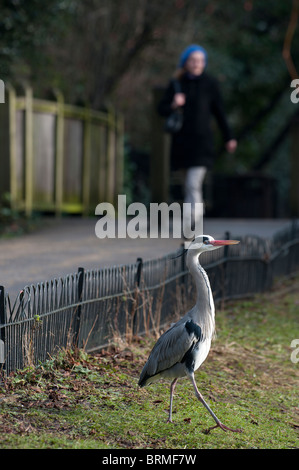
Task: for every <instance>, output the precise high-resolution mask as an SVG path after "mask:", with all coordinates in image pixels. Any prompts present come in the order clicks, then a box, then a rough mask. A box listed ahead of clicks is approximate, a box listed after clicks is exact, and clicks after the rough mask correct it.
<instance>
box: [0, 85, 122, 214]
mask: <svg viewBox="0 0 299 470" xmlns="http://www.w3.org/2000/svg"><path fill="white" fill-rule="evenodd" d="M55 95H56V101H46V100H41V99H37V98H34V97H33V92H32V88H30V87H28V86H27V87H26V88H25V93H24V96H17V94H16V91H15V89H14V88H13V87H11V86H6V99H5V104H2V105H1V106H0V139H1V148H0V152H1V175H0V194H3V193H4V192H9V193H10V194H11V201H12V206H13V208H15V209H19V210H24V211H25V212H26V214H27V215H30V214H31V213H32V211H34V210H36V211H43V212H54V213H56V214H57V215H59V214H61V213H79V214H80V213H82V214H84V215H86V214H88V213H94V209H95V207H96V205H97V204H98V203H100V202H106V201H107V202H111V203H114V202H115V200H116V197H117V195H118V194H119V193H121V189H122V182H123V134H124V130H123V127H124V126H123V118H122V116H121V115H120V114H118V113H116V112H115V110H113V109H110V110H109V111H108V112H100V111H94V110H92V109H89V108H81V107H78V106H72V105H69V104H66V103H65V102H64V99H63V96H62V94H61V93H60V92H56V93H55Z"/></svg>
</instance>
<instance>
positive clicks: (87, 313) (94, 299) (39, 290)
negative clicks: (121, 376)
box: [0, 221, 299, 373]
mask: <svg viewBox="0 0 299 470" xmlns="http://www.w3.org/2000/svg"><path fill="white" fill-rule="evenodd" d="M226 235H227V236H228V235H229V234H226ZM230 238H237V239H239V240H240V241H241V243H240V244H239V245H234V246H226V247H225V248H224V249H223V250H216V251H213V252H211V253H204V254H203V255H202V256H201V263H202V265H203V266H204V268H205V269H206V271H207V273H208V275H209V278H210V282H211V286H212V289H213V294H214V299H215V302H216V303H217V302H220V301H223V300H225V299H233V298H239V297H244V296H248V295H252V294H255V293H259V292H263V291H265V290H267V289H269V288H270V287H271V286H272V284H273V281H274V279H275V278H276V277H281V276H288V275H290V274H292V273H295V272H296V271H298V270H299V223H298V221H294V222H293V223H292V224H290V226H289V227H288V228H287V229H284V230H283V231H280V232H278V233H277V234H276V235H275V236H274V237H273V238H272V239H270V240H265V239H263V238H261V237H258V236H246V237H236V236H234V237H230ZM182 253H183V247H181V248H179V249H178V250H177V251H176V252H174V253H171V254H168V255H167V256H164V257H161V258H158V259H154V260H149V261H145V262H143V261H142V259H140V258H138V259H137V261H136V263H134V264H130V265H123V266H114V267H106V268H103V269H99V270H85V269H84V268H79V269H78V272H77V273H75V274H69V275H68V276H66V277H64V278H57V279H52V280H51V281H47V282H41V283H38V284H36V285H30V286H26V287H24V289H23V290H22V291H21V293H20V294H19V295H18V296H17V298H16V300H15V302H14V303H13V304H11V301H10V297H9V295H7V294H6V293H5V289H4V287H0V362H1V363H2V364H3V369H4V370H5V371H6V373H10V372H11V371H15V370H17V369H20V368H23V367H25V366H33V365H35V364H37V363H38V362H39V361H41V362H43V361H44V360H45V359H47V358H48V357H49V355H53V354H54V353H55V351H56V350H57V348H64V347H68V346H74V345H77V346H78V347H84V348H85V349H86V350H87V351H88V352H92V351H95V350H99V349H101V348H104V347H106V346H107V345H109V344H110V343H112V342H113V341H118V340H123V339H125V340H128V341H130V340H131V339H132V338H133V336H134V335H143V334H146V333H148V332H150V331H156V332H157V333H158V332H159V329H160V328H161V327H162V326H163V325H165V324H166V323H167V322H172V321H176V320H177V319H178V318H179V317H180V316H182V315H183V314H184V313H185V312H186V311H187V309H188V308H190V307H191V304H190V302H192V299H193V298H194V286H193V282H192V279H191V277H190V275H189V273H188V270H187V269H186V265H185V257H184V256H178V255H180V254H182ZM0 365H1V364H0Z"/></svg>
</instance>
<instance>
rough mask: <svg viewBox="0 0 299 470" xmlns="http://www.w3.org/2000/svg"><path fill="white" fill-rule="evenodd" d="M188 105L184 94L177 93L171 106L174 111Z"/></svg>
mask: <svg viewBox="0 0 299 470" xmlns="http://www.w3.org/2000/svg"><path fill="white" fill-rule="evenodd" d="M185 103H186V96H185V95H184V93H176V94H175V95H174V97H173V102H172V104H171V107H172V109H176V108H179V107H180V106H184V104H185Z"/></svg>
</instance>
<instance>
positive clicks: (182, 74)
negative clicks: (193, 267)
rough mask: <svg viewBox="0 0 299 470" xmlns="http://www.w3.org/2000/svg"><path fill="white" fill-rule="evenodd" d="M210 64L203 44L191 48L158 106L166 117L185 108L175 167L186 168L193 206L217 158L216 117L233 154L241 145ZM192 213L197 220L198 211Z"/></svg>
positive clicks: (176, 135)
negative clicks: (213, 129)
mask: <svg viewBox="0 0 299 470" xmlns="http://www.w3.org/2000/svg"><path fill="white" fill-rule="evenodd" d="M206 65H207V52H206V51H205V49H204V48H203V47H201V46H198V45H196V44H192V45H191V46H189V47H187V49H185V50H184V51H183V53H182V54H181V56H180V60H179V67H178V69H177V71H176V73H175V79H172V80H171V81H170V83H169V85H168V87H167V89H166V91H165V94H164V96H163V97H162V100H161V102H160V103H159V106H158V112H159V114H161V115H162V116H164V117H168V116H169V115H170V114H171V113H172V112H173V110H175V109H177V108H181V109H182V112H183V125H182V127H181V129H180V130H179V131H178V132H176V133H174V134H172V143H171V167H172V169H173V170H178V169H185V170H186V179H185V202H190V203H191V204H192V207H194V203H195V202H203V200H202V183H203V180H204V177H205V174H206V171H207V169H210V168H212V167H213V163H214V159H215V151H214V144H213V135H212V129H211V118H212V117H213V116H214V117H215V118H216V121H217V123H218V126H219V128H220V130H221V131H222V135H223V139H224V142H225V146H226V149H227V151H228V152H230V153H232V152H234V151H235V149H236V147H237V142H236V140H235V139H234V138H233V135H232V132H231V129H230V127H229V125H228V122H227V119H226V115H225V112H224V108H223V102H222V99H221V95H220V92H219V88H218V84H217V81H216V80H215V79H214V78H213V77H211V76H210V75H208V74H207V73H206V72H205V67H206ZM176 81H177V82H176ZM177 83H179V88H180V89H179V90H178V89H177ZM192 215H193V220H194V217H196V214H194V213H193V214H192ZM199 215H201V214H199Z"/></svg>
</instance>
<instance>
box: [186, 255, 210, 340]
mask: <svg viewBox="0 0 299 470" xmlns="http://www.w3.org/2000/svg"><path fill="white" fill-rule="evenodd" d="M193 252H195V250H192V249H191V250H189V251H188V254H187V266H188V268H189V271H190V274H191V276H192V277H193V279H194V282H195V286H196V293H197V298H196V305H195V307H194V309H193V310H194V314H195V315H196V316H197V319H196V320H197V321H199V322H200V323H202V324H203V326H204V325H205V327H206V329H207V330H213V331H214V326H215V324H214V323H215V322H214V317H215V306H214V300H213V294H212V289H211V286H210V281H209V278H208V275H207V273H206V272H205V270H204V269H203V267H202V266H201V264H200V263H199V259H198V254H196V253H193Z"/></svg>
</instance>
